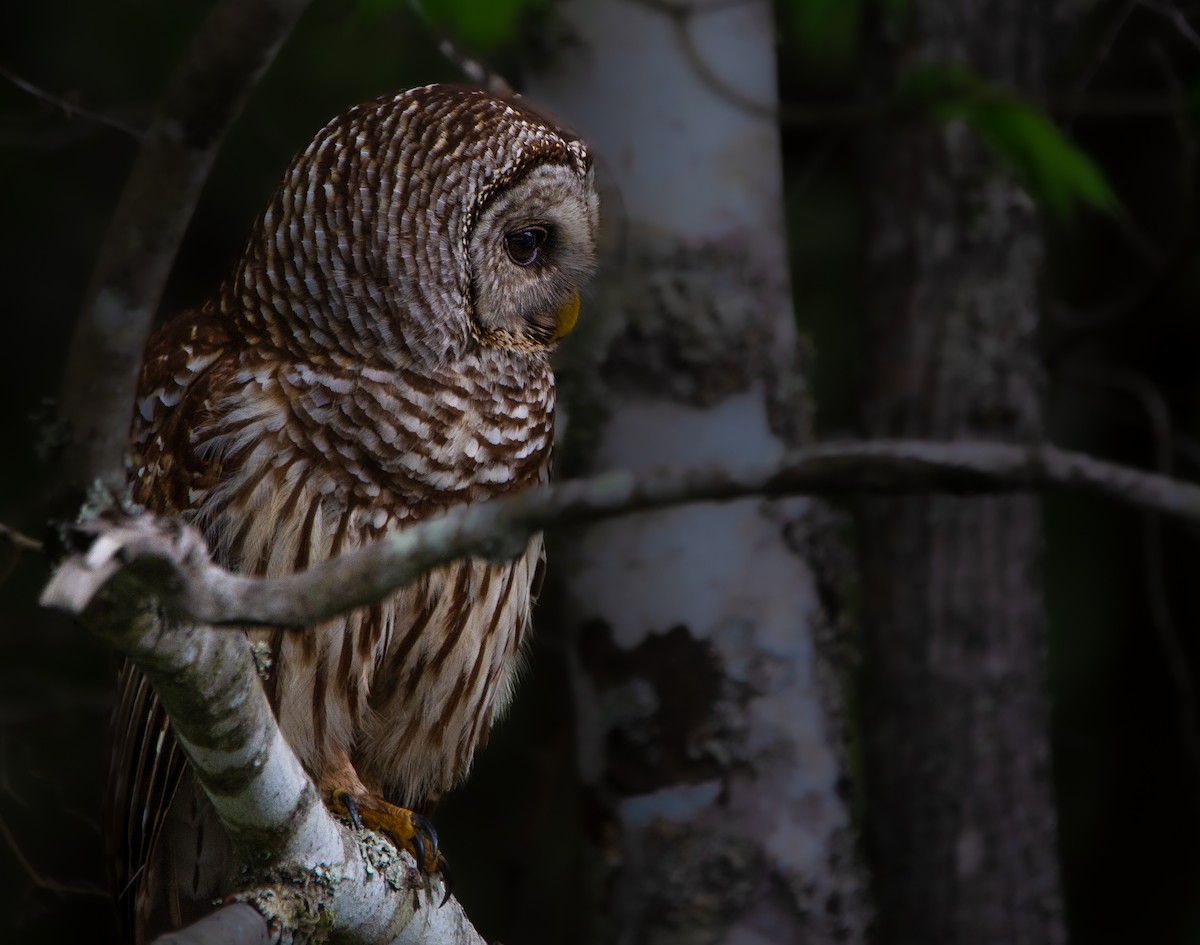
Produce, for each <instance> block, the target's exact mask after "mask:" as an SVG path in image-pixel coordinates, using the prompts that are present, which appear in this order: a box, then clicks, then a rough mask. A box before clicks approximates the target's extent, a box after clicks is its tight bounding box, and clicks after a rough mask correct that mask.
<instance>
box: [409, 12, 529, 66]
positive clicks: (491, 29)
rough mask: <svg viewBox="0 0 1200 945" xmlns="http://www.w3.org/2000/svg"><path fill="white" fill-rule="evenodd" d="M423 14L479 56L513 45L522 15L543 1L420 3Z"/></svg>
mask: <svg viewBox="0 0 1200 945" xmlns="http://www.w3.org/2000/svg"><path fill="white" fill-rule="evenodd" d="M422 5H423V6H424V7H425V9H426V11H428V13H429V14H430V16H432V17H433V18H434V19H435V20H437V21H438V22H439V23H441V24H442V25H444V26H445V27H446V28H447V29H449V30H450V32H451V34H452V35H453V36H454V37H455V38H457V39H460V40H462V41H463V43H465V44H466V45H467V46H468V47H470V48H471V49H474V50H476V51H478V52H481V53H486V52H491V51H493V50H495V49H496V48H497V47H499V46H503V45H506V44H509V43H512V42H514V41H515V40H516V39H517V37H518V34H519V29H520V25H521V19H522V17H523V16H524V14H525V13H526V12H527V11H528V10H530V9H532V8H534V7H535V6H541V5H542V0H423V4H422Z"/></svg>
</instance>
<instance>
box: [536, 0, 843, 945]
mask: <svg viewBox="0 0 1200 945" xmlns="http://www.w3.org/2000/svg"><path fill="white" fill-rule="evenodd" d="M556 9H558V10H560V11H561V13H562V15H563V16H564V17H565V18H566V21H567V25H568V28H569V30H570V31H571V33H572V36H571V39H572V41H573V44H572V46H571V55H570V61H569V63H567V62H561V63H559V64H558V69H559V70H560V71H559V72H558V73H556V74H549V75H543V76H542V77H541V79H540V80H539V82H538V83H537V84H536V85H535V87H534V88H533V89H532V90H531V92H532V94H533V97H534V98H535V99H536V100H539V101H543V102H546V103H547V104H549V105H550V106H551V107H552V108H554V109H555V110H556V111H557V112H558V113H559V114H561V115H563V116H570V120H571V121H572V122H574V123H575V124H576V125H577V126H578V130H579V131H581V132H582V133H583V134H584V136H585V137H586V138H587V139H588V140H589V141H590V142H591V144H592V145H593V148H594V150H595V153H596V155H597V166H598V169H599V175H600V180H601V183H602V185H603V186H605V189H606V194H605V201H604V205H603V206H604V211H603V212H604V215H605V229H606V231H607V233H608V234H609V235H610V238H615V242H616V243H617V244H618V245H616V246H613V247H611V249H612V251H611V252H610V253H609V256H608V259H607V260H606V262H605V271H603V272H602V273H601V274H600V275H599V277H598V278H597V280H596V284H597V285H598V286H599V287H600V288H599V289H598V290H597V293H596V297H593V298H592V299H591V300H590V301H589V302H585V311H584V314H583V316H582V317H581V327H580V329H579V330H578V332H577V337H575V338H573V339H572V341H573V344H572V345H571V346H570V348H569V349H568V350H567V351H566V352H564V360H563V364H562V366H561V369H560V379H561V381H562V383H563V387H564V390H565V395H566V396H565V397H564V399H565V400H566V402H567V403H566V406H567V409H566V411H565V414H566V415H565V417H564V420H565V422H566V424H567V440H568V444H567V448H566V450H565V451H564V458H563V460H562V462H561V464H560V465H561V468H563V469H564V470H565V471H566V472H569V473H570V474H578V473H581V472H585V471H600V470H604V469H612V468H627V469H635V470H636V469H643V470H644V469H649V468H653V467H657V466H666V465H682V464H686V463H695V462H705V461H717V462H738V461H741V460H747V461H748V460H763V459H768V460H769V459H770V458H772V457H778V456H780V455H782V453H783V451H784V450H785V449H786V448H787V447H788V446H790V445H793V444H795V443H797V442H800V441H801V440H802V439H803V438H804V437H805V436H806V434H807V430H808V425H807V417H806V410H807V403H806V398H805V395H804V390H803V375H802V373H801V368H800V364H799V359H798V344H797V337H796V331H795V326H794V321H793V315H792V307H791V298H790V287H789V282H788V272H787V264H786V255H785V251H784V230H783V219H782V213H783V201H782V177H781V170H780V157H779V139H778V129H777V123H776V120H775V118H774V116H773V114H772V110H773V108H774V105H775V101H776V92H775V72H774V59H773V55H772V48H773V31H774V26H773V21H772V16H771V7H770V4H769V3H766V2H751V3H741V4H732V5H727V6H725V5H723V6H722V8H720V9H717V8H713V9H710V10H709V11H707V12H703V13H697V14H693V15H680V18H679V19H678V20H677V21H675V22H672V18H671V17H670V16H668V15H667V14H665V13H664V12H663V11H662V10H656V9H654V8H652V7H651V5H649V4H646V5H642V4H633V3H624V2H616V0H614V2H596V0H577V2H569V3H566V4H564V5H562V6H561V7H558V8H556ZM576 43H577V44H578V45H574V44H576ZM696 60H700V61H701V62H702V63H703V65H698V63H697V61H696ZM706 69H710V70H712V72H713V73H715V74H713V75H705V70H706ZM744 100H750V101H753V102H755V103H758V104H759V105H761V106H763V107H762V108H761V109H759V108H756V107H754V106H751V105H749V104H748V103H747V102H746V101H744ZM820 517H821V513H820V510H819V507H818V506H816V505H815V504H814V503H812V502H810V501H807V500H784V501H758V500H751V501H743V502H736V503H730V504H727V505H722V506H719V507H714V506H694V507H689V508H684V509H680V510H677V511H671V512H664V513H657V514H653V515H643V516H637V517H630V518H626V519H622V520H619V521H615V522H612V523H608V524H604V525H602V526H597V527H594V528H591V529H588V530H587V531H586V532H583V533H574V534H573V537H572V538H571V539H570V541H571V546H570V547H569V548H565V547H561V546H552V548H551V553H552V555H553V557H554V564H555V566H554V568H553V569H552V573H554V574H556V575H559V576H564V577H563V579H564V580H565V582H566V584H567V587H566V594H565V598H566V600H567V603H566V606H565V610H566V615H565V617H564V620H565V622H566V623H567V624H568V626H569V627H570V628H571V632H572V633H573V635H574V639H575V644H574V648H573V653H574V654H575V658H574V660H573V662H574V673H575V677H574V679H573V690H574V692H576V693H577V694H578V697H577V707H578V712H579V733H580V757H579V763H580V766H581V769H582V775H583V779H584V782H585V791H586V794H587V797H588V801H589V802H588V804H586V805H585V806H586V807H587V809H588V811H587V814H586V816H587V818H588V823H587V824H586V825H585V827H586V830H587V832H588V835H589V836H590V837H591V838H592V839H593V841H594V846H593V852H594V854H595V861H596V863H597V869H596V874H595V877H594V879H595V885H594V891H595V896H596V901H595V903H594V908H593V909H592V913H593V914H594V915H596V916H599V917H602V918H601V919H600V920H599V922H598V925H597V927H595V928H593V929H591V930H590V933H589V935H590V940H592V941H603V942H606V943H625V942H638V943H704V942H718V941H720V942H730V943H733V942H738V943H752V942H777V943H784V942H789V943H790V942H797V941H803V942H806V943H812V945H816V943H823V942H834V941H838V942H857V941H861V940H862V934H863V929H864V927H865V925H866V921H865V911H864V905H863V897H862V885H861V883H860V878H859V872H858V870H857V868H856V862H855V844H854V838H853V836H854V835H853V830H852V826H851V821H850V815H849V810H848V803H847V798H846V796H845V793H846V792H845V785H846V783H847V780H846V778H845V776H844V772H845V769H846V765H845V759H844V757H843V751H842V735H843V721H844V720H843V716H842V712H841V704H842V700H841V693H840V692H839V688H840V685H841V682H842V679H843V678H844V675H839V674H840V673H841V668H840V667H834V666H833V665H831V661H830V655H831V652H832V651H833V650H834V649H835V644H834V643H833V636H834V632H833V630H832V629H831V625H830V622H829V619H828V617H827V615H826V614H825V613H824V612H823V610H822V606H821V603H820V599H819V594H818V588H817V582H816V580H815V578H814V571H813V568H812V567H811V565H810V561H809V555H810V554H811V548H812V547H813V544H814V542H815V539H814V537H813V534H814V530H815V529H814V525H813V522H814V521H815V520H817V519H819V518H820Z"/></svg>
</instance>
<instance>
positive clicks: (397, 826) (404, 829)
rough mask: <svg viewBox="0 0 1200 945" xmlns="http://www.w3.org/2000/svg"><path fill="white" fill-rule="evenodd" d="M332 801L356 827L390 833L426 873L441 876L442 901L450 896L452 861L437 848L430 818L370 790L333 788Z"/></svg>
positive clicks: (443, 902) (394, 841)
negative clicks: (351, 790) (361, 791)
mask: <svg viewBox="0 0 1200 945" xmlns="http://www.w3.org/2000/svg"><path fill="white" fill-rule="evenodd" d="M333 801H334V804H335V805H336V806H337V807H340V808H341V810H342V811H343V812H344V813H345V815H346V817H347V818H348V819H349V820H350V823H351V825H352V826H353V827H354V829H355V830H362V829H363V828H364V827H366V828H367V829H369V830H376V831H378V832H380V833H384V834H387V836H388V837H390V838H391V840H392V842H393V843H395V844H396V846H398V847H400V848H401V849H402V850H407V851H408V852H409V853H411V854H412V855H413V857H415V858H416V861H417V866H418V867H419V868H420V870H421V871H422V872H423V873H425V874H426V875H427V876H441V877H442V884H443V885H444V886H445V896H444V897H443V899H442V905H445V904H446V901H447V900H449V898H450V884H451V881H452V880H451V876H450V865H449V864H448V863H447V862H446V858H445V857H444V856H443V855H442V853H441V851H440V850H439V849H438V836H437V831H436V830H434V828H433V824H431V823H430V822H429V820H428V818H426V817H423V816H421V815H420V814H418V813H416V812H415V811H411V810H407V809H406V808H403V807H397V806H396V805H394V804H389V803H388V802H387V801H385V800H383V799H382V798H380V797H375V796H373V795H371V794H354V793H352V792H350V791H345V790H337V791H334V792H333Z"/></svg>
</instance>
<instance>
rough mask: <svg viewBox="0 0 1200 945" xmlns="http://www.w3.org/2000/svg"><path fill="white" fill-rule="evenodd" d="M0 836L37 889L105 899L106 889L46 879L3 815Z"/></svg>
mask: <svg viewBox="0 0 1200 945" xmlns="http://www.w3.org/2000/svg"><path fill="white" fill-rule="evenodd" d="M0 837H2V838H3V839H4V843H5V844H6V845H7V846H8V848H9V850H11V851H12V855H13V856H14V857H15V858H16V860H17V862H18V863H19V864H20V865H21V869H22V870H24V871H25V875H26V876H28V877H29V879H30V880H31V881H32V882H33V884H34V885H35V886H37V888H38V889H44V890H46V891H47V892H52V893H58V894H60V895H68V896H94V897H96V898H99V899H107V898H108V895H109V894H108V891H107V890H105V889H100V888H98V887H96V886H86V885H75V884H74V883H60V882H59V881H58V880H56V879H48V878H47V877H45V876H43V875H42V874H41V873H39V872H38V870H37V867H35V866H34V865H33V864H32V863H31V862H29V858H28V857H27V856H26V855H25V853H24V851H23V850H22V849H21V845H20V844H19V843H17V838H16V837H15V836H13V832H12V830H10V829H9V826H8V822H7V821H5V819H4V817H3V816H0Z"/></svg>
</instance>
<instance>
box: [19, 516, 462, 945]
mask: <svg viewBox="0 0 1200 945" xmlns="http://www.w3.org/2000/svg"><path fill="white" fill-rule="evenodd" d="M144 524H146V528H147V530H148V531H157V532H158V537H159V538H160V539H161V543H162V547H163V551H164V553H165V554H166V555H169V559H168V558H167V557H163V556H160V558H159V559H157V560H156V562H155V564H156V565H157V566H152V567H150V568H148V569H144V570H139V569H137V568H128V567H126V566H125V562H124V560H123V558H124V550H125V548H126V545H127V539H128V538H129V533H128V532H126V533H121V532H120V531H118V532H117V533H114V534H113V535H102V536H101V537H100V538H99V540H98V541H96V542H95V543H94V544H93V545H92V547H91V548H90V549H89V550H88V552H87V553H86V554H84V555H77V556H74V557H72V558H69V559H67V561H65V562H64V563H63V564H62V565H61V566H60V567H59V569H58V570H57V571H56V573H55V574H54V577H53V578H52V580H51V582H50V585H49V586H48V587H47V589H46V592H45V594H44V596H43V602H44V603H46V604H47V605H49V606H54V607H57V608H59V609H62V610H66V611H68V612H70V613H73V614H77V615H80V616H81V617H82V619H83V620H84V622H85V624H87V626H88V627H89V628H90V629H92V630H93V631H94V632H95V633H97V634H98V635H99V636H100V637H101V638H102V639H104V640H105V641H106V642H107V643H108V644H109V645H111V646H112V647H113V648H114V649H116V650H117V651H118V652H120V653H122V654H124V655H125V656H128V657H129V658H130V659H132V660H133V661H134V662H135V663H136V664H137V665H138V667H139V668H140V669H141V670H142V671H143V672H144V673H145V674H146V677H147V678H148V679H149V680H150V683H151V685H153V686H154V690H155V692H156V693H157V694H158V696H159V699H160V700H161V701H162V704H163V707H164V708H165V709H166V710H167V713H168V714H169V715H170V717H171V727H172V731H173V733H174V735H175V738H176V739H178V741H179V744H180V746H181V747H182V748H183V750H184V752H185V753H186V755H187V757H188V761H189V763H190V764H191V767H192V770H193V772H194V773H195V775H196V778H197V780H198V781H199V783H200V784H201V786H202V787H203V788H204V791H205V793H206V794H207V795H208V798H209V800H210V801H211V802H212V805H213V808H214V809H215V811H216V813H217V816H218V817H219V818H220V820H221V824H222V826H223V827H224V828H225V830H226V831H227V833H228V834H229V837H230V839H231V840H232V842H233V845H234V849H235V850H236V851H237V853H238V855H239V857H240V859H241V863H242V875H243V877H244V883H243V885H242V887H241V891H240V892H239V893H237V894H235V895H234V896H232V897H230V898H231V899H232V900H234V901H239V902H245V903H248V904H249V905H251V906H253V907H254V908H255V909H256V910H257V911H258V912H259V913H260V914H262V915H263V916H264V918H265V919H267V922H268V925H269V927H270V929H271V932H272V934H273V936H275V937H276V938H275V940H277V941H282V942H283V943H297V945H300V943H309V942H312V943H320V942H324V941H326V940H327V939H328V938H329V937H330V936H331V935H332V936H335V938H336V940H337V941H342V942H349V943H360V945H385V943H396V945H400V943H406V945H482V939H480V938H479V936H478V935H477V934H476V933H475V931H474V929H473V928H472V927H471V925H470V923H469V922H468V921H467V919H466V917H465V915H464V914H463V912H462V909H461V907H460V906H459V905H458V903H457V902H456V901H455V900H450V901H449V902H448V903H447V904H446V905H445V906H444V907H442V908H438V907H437V903H438V902H439V901H440V899H441V890H439V889H436V888H435V889H433V890H431V891H429V893H428V894H426V891H425V889H424V886H425V884H424V881H423V879H422V878H421V874H420V873H419V872H418V871H417V869H416V864H415V861H414V860H413V859H412V857H411V856H409V855H408V854H406V853H405V854H400V853H398V852H397V850H396V848H395V847H394V846H392V844H391V843H390V842H388V841H386V840H384V839H383V838H381V837H379V836H378V835H376V834H375V833H373V832H371V831H355V830H351V829H350V828H348V827H347V826H345V825H343V824H340V823H338V822H337V821H335V820H334V819H333V817H332V816H330V814H329V811H328V810H327V809H326V807H325V805H324V803H323V802H322V799H321V798H320V797H319V795H318V792H317V789H316V787H315V786H314V785H313V782H312V780H311V779H310V778H309V777H308V775H307V774H306V773H305V771H304V769H303V768H302V767H301V766H300V763H299V761H297V760H296V756H295V755H294V754H293V752H292V750H291V748H290V747H289V746H288V744H287V742H286V741H284V738H283V735H282V733H281V732H280V730H279V726H278V725H277V724H276V722H275V716H274V714H273V713H272V711H271V707H270V705H269V704H268V702H267V698H266V695H265V693H264V692H263V688H262V684H261V682H260V680H259V676H258V672H257V669H256V667H255V662H254V658H253V655H252V652H251V648H250V643H249V641H248V639H247V637H246V635H245V634H243V633H240V632H232V633H231V632H222V631H220V630H214V629H212V628H210V627H206V626H203V625H199V624H192V623H186V622H178V621H174V620H170V619H167V618H166V617H165V616H164V614H163V608H162V607H161V605H159V603H158V601H157V597H158V596H166V595H164V594H163V590H162V589H163V585H164V584H169V583H170V581H171V578H170V570H169V568H168V567H167V561H168V560H172V561H175V562H178V563H179V564H181V565H183V566H184V567H185V568H186V567H187V566H188V565H189V564H190V563H194V562H195V561H196V560H197V559H200V560H204V559H207V549H205V548H204V544H203V540H202V538H201V537H200V535H199V533H198V532H196V531H195V530H194V529H190V528H182V527H178V526H175V525H173V524H172V525H169V526H168V527H166V528H165V529H161V530H160V529H155V527H154V526H153V525H152V524H150V523H144ZM236 928H238V929H242V928H245V929H246V931H247V932H248V933H253V932H254V926H253V924H250V925H249V926H246V925H243V924H240V923H239V924H238V925H237V926H236ZM225 931H226V932H227V933H228V934H232V931H233V927H230V928H227V929H226V930H225ZM195 938H199V934H198V933H197V935H196V936H195ZM176 940H177V941H185V942H186V941H188V940H189V936H188V935H187V934H183V935H180V936H177V937H176ZM251 940H253V938H252V939H251Z"/></svg>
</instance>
